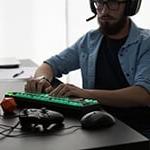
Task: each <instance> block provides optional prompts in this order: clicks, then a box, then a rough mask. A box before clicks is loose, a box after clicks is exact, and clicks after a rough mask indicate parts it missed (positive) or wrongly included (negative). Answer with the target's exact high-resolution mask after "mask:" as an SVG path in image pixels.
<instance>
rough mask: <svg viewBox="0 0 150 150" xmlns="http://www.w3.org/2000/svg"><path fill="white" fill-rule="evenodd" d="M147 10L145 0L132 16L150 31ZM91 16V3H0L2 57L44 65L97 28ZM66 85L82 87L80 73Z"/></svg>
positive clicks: (0, 0) (16, 0)
mask: <svg viewBox="0 0 150 150" xmlns="http://www.w3.org/2000/svg"><path fill="white" fill-rule="evenodd" d="M148 7H149V0H143V1H142V6H141V9H140V12H139V13H138V14H137V15H136V16H134V17H132V18H133V20H134V21H136V23H137V24H138V25H139V26H141V27H145V28H150V20H149V18H148V17H147V16H148V14H149V13H148V12H149V8H148ZM91 15H93V14H92V13H91V11H90V8H89V0H59V1H52V0H0V52H1V55H0V57H6V56H15V57H17V58H31V59H33V60H34V61H35V62H36V63H37V64H41V62H42V61H43V60H44V59H46V58H48V57H50V56H52V55H54V54H56V53H58V52H60V51H61V50H63V49H64V48H65V47H66V46H68V45H71V44H72V43H73V42H75V41H76V40H77V39H78V38H79V37H80V36H81V35H83V34H84V33H85V32H87V31H88V30H90V29H94V28H96V27H97V21H96V19H94V20H92V21H90V22H86V18H88V17H90V16H91ZM77 75H78V80H77V79H75V78H76V76H77ZM67 82H73V83H74V84H77V85H79V86H81V84H82V83H81V77H80V72H79V71H76V72H73V73H71V74H70V75H69V76H67Z"/></svg>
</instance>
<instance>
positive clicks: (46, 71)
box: [34, 63, 54, 81]
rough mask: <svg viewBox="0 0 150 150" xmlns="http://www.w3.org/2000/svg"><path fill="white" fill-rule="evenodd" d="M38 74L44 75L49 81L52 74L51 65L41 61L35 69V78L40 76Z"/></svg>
mask: <svg viewBox="0 0 150 150" xmlns="http://www.w3.org/2000/svg"><path fill="white" fill-rule="evenodd" d="M40 76H44V77H46V78H47V79H49V81H51V80H52V79H53V76H54V72H53V69H52V67H51V66H50V65H48V64H46V63H43V64H42V65H41V66H39V67H38V68H37V70H36V71H35V75H34V77H35V78H37V77H40Z"/></svg>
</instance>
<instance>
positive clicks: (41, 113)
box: [19, 108, 64, 130]
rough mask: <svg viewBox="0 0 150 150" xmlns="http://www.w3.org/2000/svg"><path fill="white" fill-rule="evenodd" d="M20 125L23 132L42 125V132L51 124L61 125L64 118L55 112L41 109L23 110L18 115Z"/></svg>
mask: <svg viewBox="0 0 150 150" xmlns="http://www.w3.org/2000/svg"><path fill="white" fill-rule="evenodd" d="M19 120H20V125H21V127H22V129H23V130H31V129H33V128H35V127H36V126H37V125H42V126H43V129H44V130H47V128H48V127H49V126H50V125H51V124H62V122H63V121H64V116H63V115H62V114H61V113H59V112H56V111H51V110H47V109H46V108H42V109H35V108H31V109H24V110H22V111H21V112H20V114H19Z"/></svg>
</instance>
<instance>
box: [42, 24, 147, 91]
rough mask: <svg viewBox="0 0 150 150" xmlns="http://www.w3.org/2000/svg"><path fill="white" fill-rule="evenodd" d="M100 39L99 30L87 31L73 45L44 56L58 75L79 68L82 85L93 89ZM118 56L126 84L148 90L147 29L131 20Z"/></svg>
mask: <svg viewBox="0 0 150 150" xmlns="http://www.w3.org/2000/svg"><path fill="white" fill-rule="evenodd" d="M102 38H103V35H102V33H101V32H100V31H99V30H98V29H97V30H92V31H89V32H88V33H86V34H85V35H84V36H82V37H81V38H80V39H79V40H78V41H77V42H76V43H75V44H73V45H72V46H70V47H68V48H67V49H65V50H64V51H62V52H61V53H60V54H58V55H56V56H53V57H51V58H49V59H47V60H46V61H45V63H47V64H50V65H51V66H52V67H53V69H54V73H55V75H56V76H57V77H61V76H62V74H67V73H68V72H70V71H72V70H76V69H79V68H80V69H81V73H82V79H83V88H88V89H93V88H94V85H95V68H96V59H97V54H98V50H99V47H100V44H101V41H102ZM118 57H119V61H120V65H121V68H122V70H123V73H124V75H125V77H126V79H127V81H128V83H129V84H130V85H131V86H132V85H139V86H142V87H144V88H145V89H146V90H147V91H149V92H150V30H146V29H141V28H138V27H137V26H136V25H135V24H134V23H133V22H132V23H131V28H130V31H129V35H128V38H127V40H126V42H125V43H124V45H122V47H121V48H120V50H119V53H118ZM110 78H111V77H110Z"/></svg>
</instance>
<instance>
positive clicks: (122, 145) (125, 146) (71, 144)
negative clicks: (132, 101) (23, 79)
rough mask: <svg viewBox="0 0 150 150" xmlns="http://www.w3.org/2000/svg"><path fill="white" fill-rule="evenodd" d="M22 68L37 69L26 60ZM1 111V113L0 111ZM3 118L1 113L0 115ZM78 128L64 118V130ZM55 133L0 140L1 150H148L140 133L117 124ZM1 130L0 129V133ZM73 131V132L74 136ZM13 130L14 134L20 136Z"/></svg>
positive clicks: (2, 121)
mask: <svg viewBox="0 0 150 150" xmlns="http://www.w3.org/2000/svg"><path fill="white" fill-rule="evenodd" d="M21 65H22V66H31V67H32V66H36V64H34V62H32V61H31V60H29V59H26V60H21ZM0 111H1V110H0ZM1 114H2V111H1ZM17 121H18V120H17V118H16V119H4V118H3V117H0V124H7V125H14V124H15V123H16V122H17ZM74 125H80V122H79V121H78V120H77V119H73V118H65V121H64V127H65V128H66V127H69V126H74ZM75 129H76V127H74V128H70V129H65V130H63V129H61V130H56V131H55V132H54V131H53V132H50V133H49V134H45V135H40V134H38V135H37V134H36V135H35V134H32V135H27V136H23V135H22V136H18V137H6V138H5V139H3V140H0V149H1V150H4V149H5V150H79V149H101V150H110V149H111V150H120V149H121V150H131V149H132V150H133V149H136V150H148V145H149V140H148V139H147V138H145V137H144V136H142V135H141V134H140V133H138V132H136V131H135V130H133V129H131V128H130V127H128V126H127V125H125V124H124V123H122V122H120V121H119V120H117V121H116V124H115V125H114V126H112V127H110V128H106V129H103V130H94V131H88V130H83V129H81V128H80V129H78V130H76V131H74V130H75ZM2 130H3V129H1V128H0V132H1V131H2ZM73 131H74V132H73ZM20 133H22V131H21V130H19V131H18V130H16V132H13V134H20ZM0 136H1V135H0Z"/></svg>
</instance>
